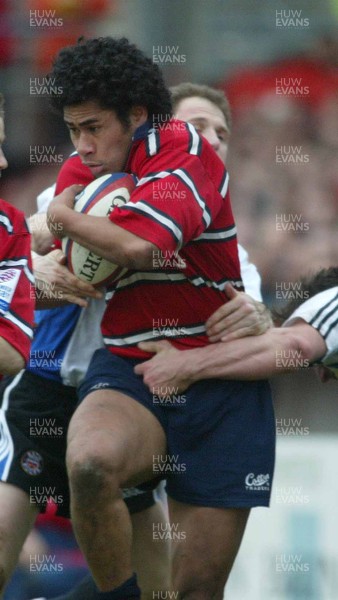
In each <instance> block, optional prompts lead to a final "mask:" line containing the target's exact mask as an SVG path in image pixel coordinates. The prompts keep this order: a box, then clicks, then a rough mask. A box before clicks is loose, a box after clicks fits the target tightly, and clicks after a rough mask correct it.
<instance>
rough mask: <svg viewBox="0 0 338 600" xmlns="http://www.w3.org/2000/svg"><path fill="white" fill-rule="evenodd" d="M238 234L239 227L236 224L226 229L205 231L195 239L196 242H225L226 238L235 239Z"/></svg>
mask: <svg viewBox="0 0 338 600" xmlns="http://www.w3.org/2000/svg"><path fill="white" fill-rule="evenodd" d="M236 235H237V229H236V226H235V225H230V226H229V227H225V228H224V229H213V230H212V231H205V232H204V233H202V234H201V235H200V236H198V237H197V238H195V239H194V240H193V242H194V243H196V242H224V241H225V240H228V241H229V240H233V239H234V238H235V237H236Z"/></svg>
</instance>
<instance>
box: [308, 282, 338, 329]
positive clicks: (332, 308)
mask: <svg viewBox="0 0 338 600" xmlns="http://www.w3.org/2000/svg"><path fill="white" fill-rule="evenodd" d="M337 300H338V293H337V294H336V295H335V297H334V298H332V300H329V302H327V303H326V304H324V306H323V307H322V308H320V309H319V310H318V311H317V312H316V314H315V316H314V317H312V319H311V321H309V325H312V326H313V327H315V328H316V329H321V328H322V327H323V326H324V324H325V322H326V321H327V320H328V319H329V318H330V317H331V316H332V315H333V314H334V313H335V312H336V310H337V308H338V307H337ZM320 333H321V334H322V335H323V337H325V336H326V335H328V334H327V333H326V334H325V332H323V333H322V331H321V332H320Z"/></svg>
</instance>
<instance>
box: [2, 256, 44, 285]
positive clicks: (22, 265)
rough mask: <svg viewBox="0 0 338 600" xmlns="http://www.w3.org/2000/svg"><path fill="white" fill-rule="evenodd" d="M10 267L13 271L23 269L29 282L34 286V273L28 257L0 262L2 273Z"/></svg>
mask: <svg viewBox="0 0 338 600" xmlns="http://www.w3.org/2000/svg"><path fill="white" fill-rule="evenodd" d="M9 267H10V268H13V269H15V268H16V269H22V270H23V272H24V273H25V275H26V277H27V279H28V281H29V282H30V283H31V284H32V285H34V284H35V279H34V275H33V271H32V269H30V267H29V266H28V259H27V258H26V257H13V258H11V259H8V260H2V261H0V271H1V270H7V269H8V268H9Z"/></svg>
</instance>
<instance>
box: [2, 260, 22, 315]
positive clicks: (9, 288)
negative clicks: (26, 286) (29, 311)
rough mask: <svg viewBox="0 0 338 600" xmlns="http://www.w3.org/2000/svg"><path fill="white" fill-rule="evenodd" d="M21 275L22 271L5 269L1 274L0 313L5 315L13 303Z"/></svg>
mask: <svg viewBox="0 0 338 600" xmlns="http://www.w3.org/2000/svg"><path fill="white" fill-rule="evenodd" d="M20 273H21V271H20V269H5V270H4V271H1V273H0V311H1V312H3V313H5V312H7V311H8V308H9V306H10V304H11V302H12V298H13V295H14V292H15V289H16V286H17V284H18V281H19V277H20Z"/></svg>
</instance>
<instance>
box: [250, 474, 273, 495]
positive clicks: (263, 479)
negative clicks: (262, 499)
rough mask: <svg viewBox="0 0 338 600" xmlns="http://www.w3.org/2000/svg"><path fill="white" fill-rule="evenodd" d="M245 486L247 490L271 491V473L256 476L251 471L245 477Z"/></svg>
mask: <svg viewBox="0 0 338 600" xmlns="http://www.w3.org/2000/svg"><path fill="white" fill-rule="evenodd" d="M245 487H246V489H247V490H257V491H259V492H261V491H262V492H263V491H269V490H270V475H269V474H268V473H267V474H266V475H263V474H261V475H257V477H255V475H254V473H249V475H247V476H246V478H245Z"/></svg>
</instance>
